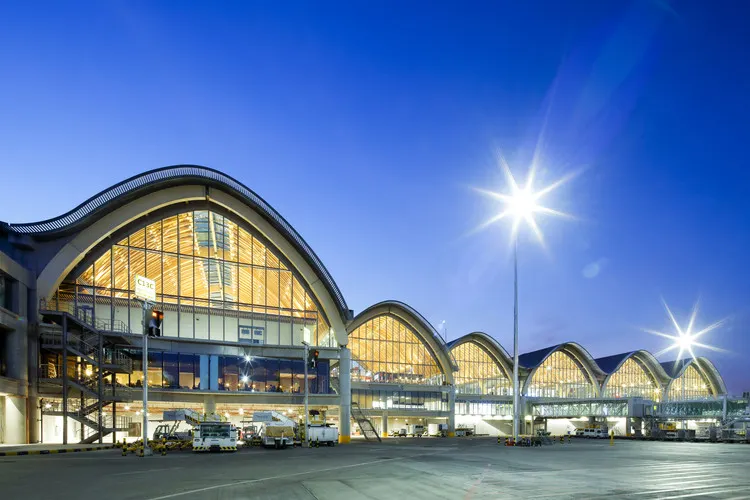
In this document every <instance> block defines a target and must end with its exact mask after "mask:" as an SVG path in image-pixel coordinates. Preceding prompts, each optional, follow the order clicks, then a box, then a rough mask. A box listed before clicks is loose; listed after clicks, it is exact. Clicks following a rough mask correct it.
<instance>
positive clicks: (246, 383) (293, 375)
mask: <svg viewBox="0 0 750 500" xmlns="http://www.w3.org/2000/svg"><path fill="white" fill-rule="evenodd" d="M128 353H129V356H130V357H131V358H132V359H133V372H132V373H131V374H127V373H118V374H117V377H116V380H117V383H118V384H121V385H127V386H130V387H142V386H143V370H142V365H141V361H140V360H141V351H139V350H138V349H132V350H129V351H128ZM148 360H149V361H148V385H149V387H153V388H159V389H180V390H198V389H200V371H201V370H200V368H201V364H204V367H203V368H204V369H205V371H206V372H207V373H210V372H211V370H210V369H209V368H208V365H209V364H211V363H216V365H217V368H218V369H217V377H216V380H214V381H213V382H214V383H215V388H216V389H215V390H219V391H228V392H237V391H244V392H285V393H292V394H303V393H304V390H305V386H304V381H305V365H304V363H303V362H302V360H301V359H278V358H261V357H257V356H247V357H245V356H242V357H238V356H206V355H203V356H201V355H198V354H185V353H168V352H165V353H161V352H149V354H148ZM43 361H46V360H43ZM307 379H308V381H309V391H310V394H330V393H331V392H332V391H331V387H330V363H329V361H327V360H319V361H318V366H317V367H316V368H315V369H310V370H308V374H307ZM211 387H212V384H211V381H210V380H209V381H208V382H207V383H206V390H211Z"/></svg>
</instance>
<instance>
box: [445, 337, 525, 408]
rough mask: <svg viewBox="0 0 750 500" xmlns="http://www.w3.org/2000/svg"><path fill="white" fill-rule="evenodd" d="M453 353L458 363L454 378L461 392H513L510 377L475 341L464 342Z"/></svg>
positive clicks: (508, 393) (506, 393)
mask: <svg viewBox="0 0 750 500" xmlns="http://www.w3.org/2000/svg"><path fill="white" fill-rule="evenodd" d="M451 353H452V354H453V358H454V359H455V360H456V363H457V364H458V372H456V373H454V375H453V378H454V380H455V384H456V392H458V393H459V394H494V395H500V396H507V395H512V394H513V383H512V382H511V380H510V377H508V374H507V373H505V371H504V370H503V369H502V368H501V367H500V366H498V364H497V363H496V362H495V361H494V360H493V359H492V358H491V357H490V355H489V353H487V351H485V350H484V348H483V347H481V346H479V345H477V344H475V343H474V342H464V343H463V344H461V345H459V346H457V347H455V348H454V349H453V350H452V351H451Z"/></svg>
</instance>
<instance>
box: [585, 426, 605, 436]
mask: <svg viewBox="0 0 750 500" xmlns="http://www.w3.org/2000/svg"><path fill="white" fill-rule="evenodd" d="M583 437H585V438H597V439H599V438H606V437H607V430H606V429H602V428H601V427H586V428H585V429H583Z"/></svg>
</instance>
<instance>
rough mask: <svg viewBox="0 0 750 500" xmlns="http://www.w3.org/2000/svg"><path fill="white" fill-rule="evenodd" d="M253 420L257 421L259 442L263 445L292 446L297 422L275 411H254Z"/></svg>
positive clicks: (275, 446) (274, 446)
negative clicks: (259, 426)
mask: <svg viewBox="0 0 750 500" xmlns="http://www.w3.org/2000/svg"><path fill="white" fill-rule="evenodd" d="M253 422H256V423H259V424H260V425H261V428H260V432H259V435H260V439H261V444H262V445H263V446H265V447H268V448H270V447H273V448H277V449H279V448H286V447H287V446H294V437H295V434H296V429H297V423H296V422H295V421H294V420H292V419H291V418H289V417H287V416H286V415H283V414H281V413H279V412H276V411H256V412H255V413H254V414H253Z"/></svg>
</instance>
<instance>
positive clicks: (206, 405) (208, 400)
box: [203, 396, 216, 417]
mask: <svg viewBox="0 0 750 500" xmlns="http://www.w3.org/2000/svg"><path fill="white" fill-rule="evenodd" d="M203 413H204V414H205V415H206V417H208V416H209V415H213V414H214V413H216V398H215V397H214V396H206V397H205V399H204V400H203Z"/></svg>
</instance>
